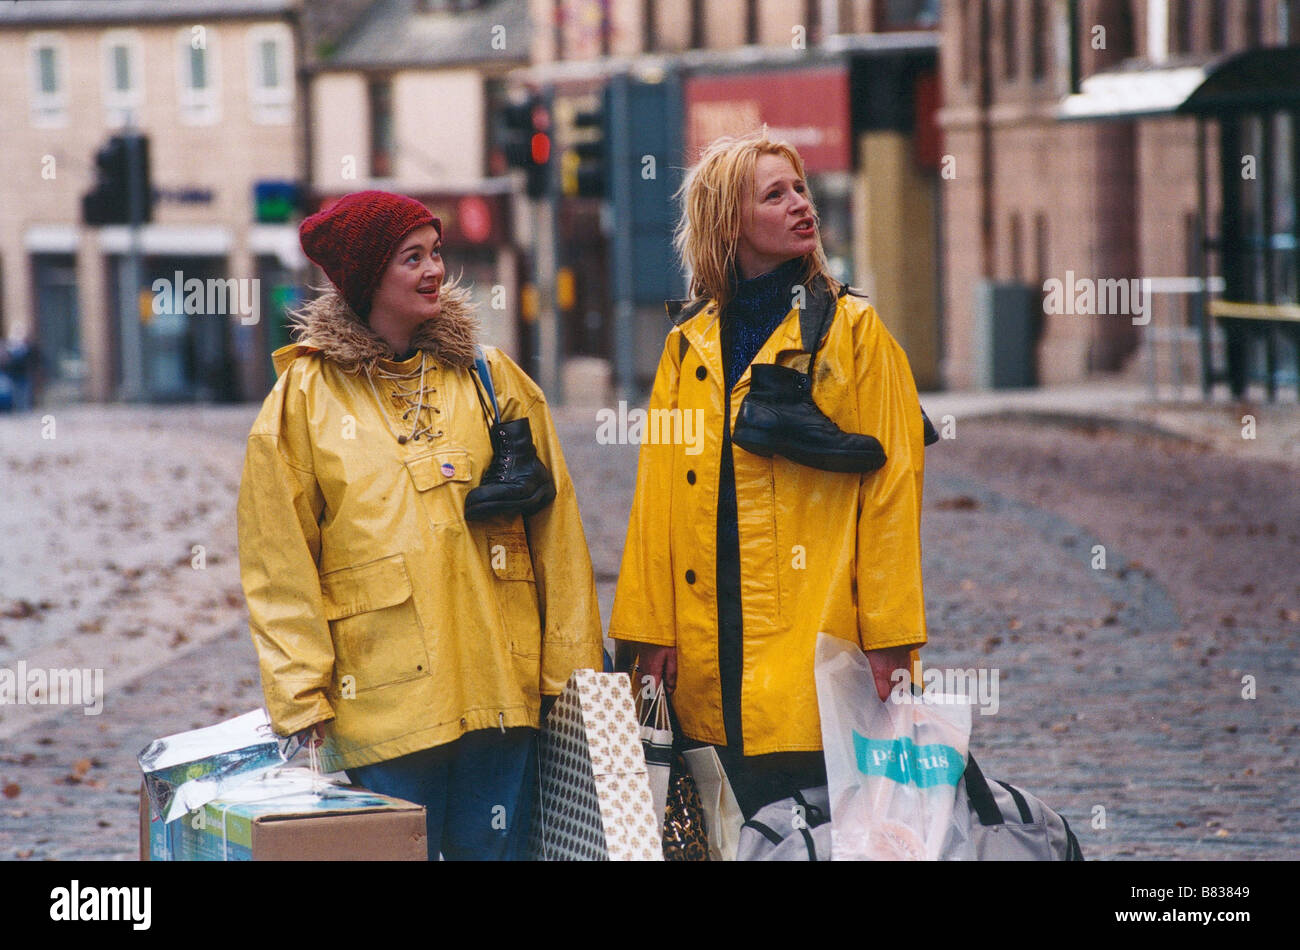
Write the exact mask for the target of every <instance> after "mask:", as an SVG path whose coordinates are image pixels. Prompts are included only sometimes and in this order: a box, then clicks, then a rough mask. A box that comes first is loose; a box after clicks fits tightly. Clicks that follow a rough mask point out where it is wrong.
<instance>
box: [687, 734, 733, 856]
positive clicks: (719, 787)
mask: <svg viewBox="0 0 1300 950" xmlns="http://www.w3.org/2000/svg"><path fill="white" fill-rule="evenodd" d="M682 756H683V758H685V760H686V765H687V766H688V767H689V768H690V770H691V778H693V779H695V787H696V788H698V789H699V790H700V801H701V802H702V803H703V805H704V823H705V825H706V826H707V827H708V829H709V859H710V860H712V861H734V860H736V848H737V846H738V845H739V844H740V829H741V827H742V826H743V825H744V824H745V816H744V815H743V814H741V811H740V805H739V804H737V802H736V795H735V793H734V792H733V791H732V790H731V781H730V780H729V779H728V778H727V773H726V772H725V771H724V770H723V768H722V761H721V760H720V759H719V758H718V753H717V750H715V749H714V748H713V746H711V745H706V746H704V747H702V748H699V749H687V750H685V751H684V752H682Z"/></svg>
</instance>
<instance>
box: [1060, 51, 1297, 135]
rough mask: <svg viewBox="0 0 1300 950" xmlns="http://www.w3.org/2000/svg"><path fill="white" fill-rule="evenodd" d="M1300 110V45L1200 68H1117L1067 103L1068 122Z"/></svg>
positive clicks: (1064, 103) (1089, 82) (1099, 76)
mask: <svg viewBox="0 0 1300 950" xmlns="http://www.w3.org/2000/svg"><path fill="white" fill-rule="evenodd" d="M1277 108H1300V46H1281V47H1269V48H1260V49H1251V50H1246V51H1245V52H1243V53H1235V54H1233V55H1231V56H1228V57H1225V58H1222V59H1219V60H1215V61H1213V62H1210V63H1206V64H1203V65H1199V66H1195V65H1193V66H1189V65H1180V66H1168V67H1157V68H1146V69H1131V68H1130V69H1117V70H1110V71H1107V72H1101V73H1097V74H1095V75H1093V76H1089V77H1088V78H1087V79H1085V80H1084V81H1083V82H1082V84H1081V85H1080V91H1079V92H1078V93H1077V94H1075V95H1070V96H1066V97H1065V98H1064V99H1063V100H1061V104H1060V107H1059V108H1058V110H1057V118H1058V119H1060V120H1062V121H1079V120H1094V119H1140V118H1144V117H1148V116H1162V115H1201V116H1213V115H1218V114H1221V113H1238V112H1252V111H1259V110H1266V109H1277Z"/></svg>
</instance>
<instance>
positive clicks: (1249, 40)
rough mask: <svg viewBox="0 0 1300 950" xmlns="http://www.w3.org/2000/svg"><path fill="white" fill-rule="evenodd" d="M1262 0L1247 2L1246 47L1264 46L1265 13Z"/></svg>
mask: <svg viewBox="0 0 1300 950" xmlns="http://www.w3.org/2000/svg"><path fill="white" fill-rule="evenodd" d="M1260 4H1261V0H1246V45H1247V46H1263V45H1264V22H1263V21H1264V17H1263V14H1264V11H1263V10H1261V9H1260Z"/></svg>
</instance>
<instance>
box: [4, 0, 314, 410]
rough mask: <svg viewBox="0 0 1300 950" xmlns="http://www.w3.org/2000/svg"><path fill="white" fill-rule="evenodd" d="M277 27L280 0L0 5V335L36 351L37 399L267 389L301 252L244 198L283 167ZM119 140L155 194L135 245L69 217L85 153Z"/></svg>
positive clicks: (292, 117) (284, 22)
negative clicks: (277, 327)
mask: <svg viewBox="0 0 1300 950" xmlns="http://www.w3.org/2000/svg"><path fill="white" fill-rule="evenodd" d="M295 17H296V5H295V4H294V3H291V2H284V0H240V2H234V3H217V2H205V0H177V2H161V0H150V2H145V0H122V2H118V3H112V4H92V5H89V6H88V5H85V4H78V3H71V2H69V3H65V2H62V0H54V2H48V3H28V2H20V3H12V4H4V5H3V6H0V89H3V90H4V92H3V94H0V122H2V123H3V126H4V129H5V135H4V145H3V148H0V209H2V210H0V217H2V218H3V221H4V224H5V227H3V228H0V325H2V326H3V332H4V335H5V336H6V337H8V338H10V339H23V340H27V341H29V342H31V343H32V344H34V346H35V347H36V349H37V351H38V353H39V354H40V361H41V373H40V376H41V380H42V382H43V387H42V388H43V395H44V401H46V402H47V403H48V402H51V401H53V402H58V401H62V400H75V399H96V400H105V399H115V398H126V399H148V400H160V401H171V400H191V399H203V400H233V399H246V398H259V397H260V396H261V395H262V394H264V393H265V389H266V386H267V385H268V379H269V372H270V367H269V361H267V360H266V353H267V351H268V343H269V341H268V337H269V336H270V335H271V334H272V333H273V332H274V331H273V328H271V327H269V326H268V323H269V322H270V321H268V320H267V319H265V315H266V314H267V313H269V312H270V311H271V310H272V309H273V307H274V306H275V304H276V302H277V301H279V300H280V299H281V298H282V297H283V295H284V294H285V288H286V287H287V286H288V285H289V284H291V283H292V280H291V278H292V274H293V271H294V270H295V268H297V267H298V263H299V259H300V258H299V251H298V246H297V238H296V232H295V230H294V228H293V226H292V224H288V223H276V224H268V223H259V222H258V220H257V213H256V209H255V206H254V195H255V189H256V186H257V185H258V183H267V182H293V181H295V180H297V179H298V178H299V176H300V173H301V169H300V158H301V149H300V147H299V141H300V130H299V125H298V117H299V98H300V96H299V92H298V90H297V84H296V80H295V62H296V60H297V56H298V53H297V39H296V32H295V31H296V19H295ZM130 131H136V132H139V133H141V134H143V135H144V136H145V137H146V138H147V139H148V155H149V165H150V170H151V181H152V188H153V191H154V193H155V196H156V201H155V203H154V205H153V212H152V220H151V221H149V223H147V224H145V225H143V227H141V228H139V230H138V234H136V235H134V236H133V235H132V233H131V229H129V228H128V227H126V226H125V225H123V224H109V225H102V226H89V225H87V224H85V223H84V221H83V216H82V197H83V195H85V194H86V193H87V192H89V191H90V190H91V189H92V188H93V187H94V185H95V181H96V174H97V168H96V165H97V160H96V154H97V151H98V150H100V149H102V148H103V147H104V146H105V145H106V143H107V142H108V141H109V139H110V138H111V137H113V136H115V135H122V134H123V133H126V132H130ZM133 247H134V248H135V249H136V250H137V251H138V252H139V255H140V258H139V260H140V264H141V267H140V270H139V272H138V280H139V283H138V285H137V286H131V283H132V282H133V281H132V278H131V277H130V276H129V275H131V274H133V273H136V271H134V269H133V268H132V267H131V266H130V264H131V259H132V254H131V251H132V248H133Z"/></svg>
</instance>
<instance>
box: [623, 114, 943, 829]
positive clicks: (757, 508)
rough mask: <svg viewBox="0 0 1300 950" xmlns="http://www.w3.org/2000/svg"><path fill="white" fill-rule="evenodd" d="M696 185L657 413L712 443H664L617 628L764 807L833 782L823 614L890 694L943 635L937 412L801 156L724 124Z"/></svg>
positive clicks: (691, 731) (650, 469) (692, 182)
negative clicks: (843, 262)
mask: <svg viewBox="0 0 1300 950" xmlns="http://www.w3.org/2000/svg"><path fill="white" fill-rule="evenodd" d="M681 195H682V197H683V198H684V206H683V209H682V214H681V219H680V223H679V226H678V232H677V247H678V251H679V253H680V255H681V258H682V261H683V263H684V265H685V267H686V269H687V270H688V272H689V273H690V275H691V284H690V291H691V295H692V297H693V299H692V300H691V301H690V302H688V303H687V304H686V305H685V306H683V307H681V308H680V309H678V310H677V312H676V315H675V317H674V322H675V324H676V325H675V326H674V328H673V329H672V330H671V331H670V332H669V334H668V338H667V341H666V342H665V345H664V351H663V355H662V357H661V359H660V362H659V369H658V373H657V375H656V377H655V382H654V388H653V391H652V393H651V396H650V408H651V410H654V409H667V410H680V411H681V412H683V413H695V414H698V415H697V419H696V422H697V425H702V429H703V432H704V434H705V435H704V449H703V451H702V452H700V453H698V454H694V455H692V454H687V453H686V451H685V449H686V447H685V446H682V445H671V444H650V443H648V442H647V443H646V444H643V445H642V448H641V454H640V463H639V471H638V475H637V484H636V494H635V497H634V500H633V504H632V512H631V516H630V519H629V522H628V534H627V541H626V546H625V549H624V552H623V562H622V569H621V573H620V575H619V583H618V589H617V593H616V596H615V601H614V610H613V616H612V619H611V622H610V635H611V636H612V637H614V638H615V639H617V640H620V641H627V642H628V644H629V645H626V646H625V648H624V649H623V650H622V651H620V652H621V654H622V655H625V656H638V657H639V670H637V671H636V672H637V674H638V675H639V676H642V677H644V676H650V677H652V678H653V679H654V680H655V681H656V682H658V681H659V680H660V679H661V678H662V679H663V681H664V682H665V684H666V686H667V688H668V689H669V690H670V691H671V695H672V704H673V707H674V710H675V712H676V715H677V718H678V720H679V723H680V728H681V730H682V731H683V732H684V733H685V735H686V736H687V737H688V738H689V739H691V740H695V741H697V742H701V743H708V744H712V745H714V746H716V747H717V750H718V754H719V757H720V759H721V761H722V763H723V766H724V767H725V769H726V770H727V773H728V777H729V778H730V779H731V783H732V786H733V788H734V790H735V792H736V797H737V800H738V802H739V804H740V806H741V810H742V811H743V812H744V813H745V816H746V817H747V818H748V817H750V816H751V815H753V813H754V812H756V811H757V810H758V809H759V808H760V807H762V806H763V805H765V804H768V803H770V802H773V801H777V800H779V799H782V798H785V797H789V796H791V795H792V794H793V793H794V792H796V791H798V790H800V789H804V788H813V787H817V786H820V785H825V784H826V773H825V765H824V761H823V758H822V754H821V751H820V750H821V746H822V742H821V727H820V720H819V718H818V709H817V693H816V687H815V683H814V679H813V649H814V645H815V642H816V637H817V634H818V632H819V631H825V632H828V633H831V634H834V635H836V636H840V637H844V638H846V639H850V640H855V641H856V642H857V643H859V644H860V645H861V647H862V648H863V649H864V650H865V651H867V653H868V656H869V657H870V659H871V665H872V669H873V672H874V673H875V679H876V687H877V692H878V694H879V696H880V698H881V700H882V701H884V700H885V698H886V697H887V696H888V693H889V690H890V686H891V684H890V675H891V673H892V672H893V671H894V670H896V669H898V668H902V667H906V666H907V665H908V662H909V656H910V654H911V651H912V650H913V649H915V648H917V647H919V646H920V645H921V644H923V643H925V641H926V632H925V613H924V607H923V600H922V589H921V545H920V514H921V486H922V472H923V451H924V441H925V440H924V436H923V429H924V426H925V422H924V421H923V415H922V412H921V410H920V404H919V402H918V399H917V393H916V386H915V383H914V381H913V378H912V372H911V369H910V367H909V365H908V362H907V357H906V355H905V354H904V353H903V350H902V348H901V347H900V346H899V345H898V343H897V342H896V341H895V340H894V338H893V337H892V336H890V334H889V332H888V331H887V330H886V329H885V327H884V325H883V324H882V322H881V320H880V317H879V316H878V315H877V313H876V311H875V310H874V308H873V307H872V306H871V305H870V304H869V303H867V301H866V300H865V299H864V298H863V297H862V296H860V295H858V294H857V293H855V292H853V291H850V290H849V289H848V288H847V287H845V286H843V285H841V284H839V283H838V282H836V281H835V280H834V279H833V278H832V277H831V276H830V274H829V272H828V269H827V263H826V257H825V253H824V252H823V250H822V246H821V239H820V236H819V234H818V229H817V213H816V209H815V207H814V205H813V201H812V195H811V194H810V192H809V190H808V183H807V179H806V175H805V173H804V165H803V161H802V160H801V158H800V157H799V154H798V152H796V151H795V150H794V149H793V148H792V147H790V146H789V145H787V144H784V143H782V142H778V141H773V140H771V139H769V138H768V137H767V134H766V131H764V132H763V133H761V134H754V135H749V136H746V137H743V138H728V139H721V140H719V141H717V142H714V143H713V144H712V145H711V146H710V147H709V148H708V149H707V150H706V151H705V152H704V154H703V156H702V157H701V159H700V161H699V162H698V164H696V165H695V166H694V167H693V168H692V169H691V170H690V172H689V173H688V175H687V178H686V180H685V182H684V184H683V186H682V191H681Z"/></svg>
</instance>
